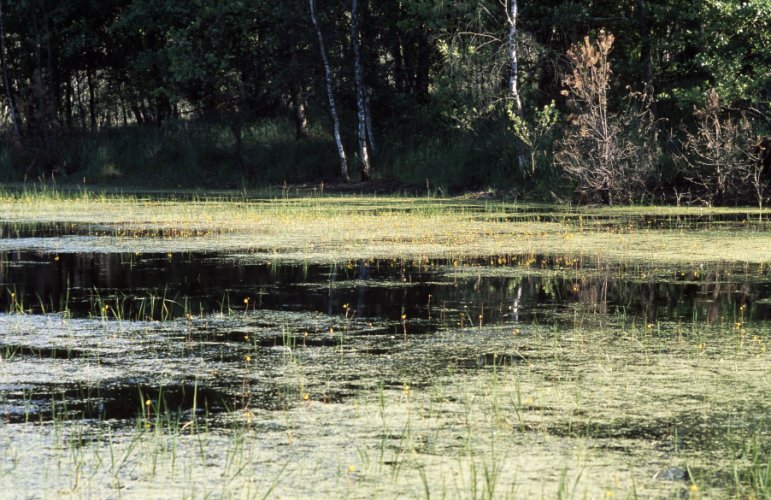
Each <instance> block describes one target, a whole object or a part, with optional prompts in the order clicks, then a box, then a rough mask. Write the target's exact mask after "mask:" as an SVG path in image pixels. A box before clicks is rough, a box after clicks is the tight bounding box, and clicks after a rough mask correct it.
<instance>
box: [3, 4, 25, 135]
mask: <svg viewBox="0 0 771 500" xmlns="http://www.w3.org/2000/svg"><path fill="white" fill-rule="evenodd" d="M0 65H2V69H3V86H4V87H5V98H6V99H7V101H8V109H9V110H10V111H11V121H12V122H13V130H14V132H15V133H16V137H17V138H18V137H21V127H20V126H19V116H18V113H17V112H16V102H15V100H14V98H13V90H12V89H11V79H10V78H8V61H7V59H6V50H5V21H4V20H3V3H2V0H0Z"/></svg>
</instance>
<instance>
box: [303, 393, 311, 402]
mask: <svg viewBox="0 0 771 500" xmlns="http://www.w3.org/2000/svg"><path fill="white" fill-rule="evenodd" d="M310 399H311V395H310V394H308V393H307V392H306V393H304V394H303V401H309V400H310Z"/></svg>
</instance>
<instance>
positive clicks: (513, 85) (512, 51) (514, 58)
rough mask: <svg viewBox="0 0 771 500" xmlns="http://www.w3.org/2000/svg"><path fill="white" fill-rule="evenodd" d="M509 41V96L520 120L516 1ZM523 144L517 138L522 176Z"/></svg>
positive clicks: (511, 7) (513, 1)
mask: <svg viewBox="0 0 771 500" xmlns="http://www.w3.org/2000/svg"><path fill="white" fill-rule="evenodd" d="M509 2H510V3H509V12H508V18H509V19H508V21H509V40H508V52H509V65H510V70H511V71H510V73H509V94H511V99H512V102H513V108H514V109H513V111H514V114H515V115H516V116H517V117H519V118H522V115H523V114H522V100H521V99H520V98H519V58H518V55H517V15H518V14H519V12H518V6H517V0H509ZM524 149H525V148H524V144H523V142H522V140H521V139H519V138H517V143H516V151H517V164H518V165H519V171H520V173H522V175H523V176H524V175H525V152H524Z"/></svg>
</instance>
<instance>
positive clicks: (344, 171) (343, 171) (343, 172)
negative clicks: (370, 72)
mask: <svg viewBox="0 0 771 500" xmlns="http://www.w3.org/2000/svg"><path fill="white" fill-rule="evenodd" d="M308 3H309V5H310V9H311V21H312V22H313V28H314V29H315V30H316V36H317V37H318V39H319V51H320V52H321V60H322V62H323V63H324V78H325V80H326V84H327V98H328V99H329V114H331V115H332V124H333V129H334V136H335V144H336V145H337V156H338V157H339V158H340V176H341V177H342V178H343V180H344V181H345V182H350V180H351V176H350V175H349V174H348V160H347V159H346V157H345V148H343V141H342V139H341V138H340V119H339V118H338V116H337V107H336V106H335V93H334V89H333V86H332V68H330V66H329V58H328V57H327V49H326V48H325V46H324V36H323V35H322V34H321V27H320V26H319V21H318V18H317V16H316V0H308Z"/></svg>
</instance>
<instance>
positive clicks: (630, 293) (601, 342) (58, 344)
mask: <svg viewBox="0 0 771 500" xmlns="http://www.w3.org/2000/svg"><path fill="white" fill-rule="evenodd" d="M522 216H523V217H524V216H528V217H529V216H530V215H529V214H528V213H524V214H523V215H522ZM512 217H516V214H514V215H511V214H503V215H501V216H500V218H501V220H503V222H504V223H507V222H509V220H510V219H511V218H512ZM550 217H555V216H554V215H550ZM567 219H569V220H567ZM555 220H556V219H555ZM562 220H563V223H565V224H568V225H570V226H572V227H576V226H577V225H578V224H579V223H578V222H577V218H576V217H568V218H565V217H563V218H562ZM566 220H567V221H566ZM632 220H634V223H632V222H630V221H632ZM666 220H667V221H668V222H667V224H671V221H669V219H666ZM550 223H553V220H551V221H550ZM585 223H586V222H585V221H582V222H581V223H580V225H582V226H583V225H584V224H585ZM657 224H660V222H659V220H658V219H656V218H654V217H640V218H637V219H635V218H625V219H624V220H623V222H619V220H617V219H613V218H608V219H607V220H594V221H593V222H592V224H591V225H592V226H593V227H595V229H596V228H599V229H598V230H599V231H606V230H607V229H608V227H621V228H623V230H625V231H629V230H637V229H638V228H643V229H644V228H647V227H649V226H651V225H657ZM677 224H679V226H675V225H673V227H677V228H678V229H679V230H683V228H685V230H691V231H698V230H703V226H704V224H709V225H717V226H719V227H720V228H723V227H724V226H726V225H728V226H730V225H735V226H739V227H740V226H741V225H742V224H746V217H744V216H741V215H740V216H736V217H734V216H732V215H726V216H724V217H715V218H713V217H710V218H708V219H707V220H705V219H704V218H698V217H697V218H692V219H688V218H679V217H678V219H677ZM122 231H123V229H121V228H120V227H117V226H115V225H110V224H101V223H95V224H81V223H67V222H56V223H48V224H33V223H24V224H19V223H13V224H11V223H7V224H5V225H3V226H2V228H0V238H2V240H0V241H4V242H5V243H4V245H3V244H0V249H2V250H0V310H2V311H4V312H3V313H2V314H0V355H1V356H2V358H1V359H2V362H1V364H0V418H2V421H3V424H0V448H3V449H4V451H3V452H0V459H2V462H3V464H2V466H1V467H2V471H0V483H2V484H3V486H5V487H6V488H11V489H10V490H8V489H6V491H11V492H13V493H15V494H21V493H22V492H24V491H26V490H25V488H27V487H29V486H31V485H33V484H35V481H36V479H35V478H36V477H38V476H39V475H40V474H43V475H44V476H45V481H44V482H43V486H42V487H40V488H41V489H39V490H38V491H40V496H50V495H51V494H53V493H52V492H70V493H75V494H77V495H79V496H80V495H85V496H88V495H92V494H93V495H97V496H102V495H106V496H123V495H129V496H134V495H140V494H145V493H147V492H148V491H153V490H154V488H156V487H158V485H161V484H163V485H165V486H164V487H165V488H168V490H167V492H168V493H169V494H170V495H171V496H184V495H188V494H193V495H194V496H203V494H202V493H201V492H205V494H211V495H214V496H239V497H240V496H253V495H260V496H262V495H264V494H269V495H270V494H273V495H277V496H287V495H289V496H295V495H317V494H320V495H322V496H325V495H327V496H338V495H353V496H372V495H375V496H400V495H404V496H426V497H428V496H429V495H442V496H450V497H456V496H466V497H468V496H473V497H477V496H480V497H493V496H495V497H499V496H513V497H529V496H538V495H544V494H545V495H546V496H554V495H557V496H563V497H564V496H571V495H584V494H586V495H588V496H591V497H596V496H602V495H606V494H618V495H621V496H629V495H637V494H639V495H642V496H649V495H650V496H668V495H679V494H685V495H696V494H701V491H702V490H703V491H704V492H708V491H711V492H712V494H715V495H718V496H722V495H731V494H739V495H743V494H747V493H748V492H763V491H765V492H768V489H764V488H768V481H769V478H768V468H767V467H766V466H767V465H769V464H771V462H769V459H770V457H771V454H769V452H770V451H771V446H770V445H769V423H770V422H771V420H770V417H769V414H771V411H770V410H771V392H770V391H771V361H770V360H769V354H768V352H767V350H766V345H767V343H768V342H769V331H770V330H771V266H769V265H768V264H769V263H766V262H742V261H741V259H736V260H735V261H720V262H707V263H705V262H698V263H694V264H688V263H681V264H670V263H655V262H651V263H644V262H640V261H637V260H635V261H624V260H619V259H605V258H600V257H598V256H597V255H592V254H588V255H581V254H574V253H558V252H557V253H555V252H550V253H501V254H499V255H481V256H473V255H472V256H469V255H465V256H463V255H459V256H456V257H453V256H446V255H442V256H433V257H431V256H426V257H422V256H421V257H414V256H410V257H383V258H362V259H332V260H330V261H328V262H323V263H320V262H318V260H313V261H308V262H302V261H299V260H298V259H296V258H294V259H291V260H282V259H281V258H280V256H278V257H276V256H271V255H269V254H266V253H265V252H264V251H254V250H253V249H250V248H248V247H245V248H228V249H226V250H217V249H213V250H210V249H206V250H194V251H184V252H180V251H169V252H157V251H154V250H155V248H156V247H151V248H150V249H149V251H144V250H143V249H142V248H138V249H137V250H136V251H132V252H126V251H120V250H118V251H115V252H104V251H101V250H99V251H93V252H89V251H84V249H85V248H87V247H88V245H89V243H88V242H89V239H90V238H95V237H99V235H109V236H110V237H116V235H119V236H121V234H122V233H121V232H122ZM170 234H171V233H170ZM163 236H164V230H163V229H159V230H157V231H155V232H153V231H150V232H149V234H148V232H146V231H145V232H143V233H142V237H143V238H159V237H163ZM121 237H124V238H132V237H136V236H132V235H125V234H123V235H122V236H121ZM41 241H42V242H43V243H42V244H41ZM50 241H57V243H56V244H54V245H51V244H49V243H48V242H50ZM51 247H56V248H51ZM140 247H141V246H140ZM33 450H34V451H33ZM41 450H44V451H41ZM729 454H730V455H729ZM108 457H109V458H108ZM52 467H56V470H57V472H50V469H51V468H52ZM45 471H49V472H45ZM298 475H303V477H306V478H307V480H300V479H298ZM56 494H59V493H56Z"/></svg>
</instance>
